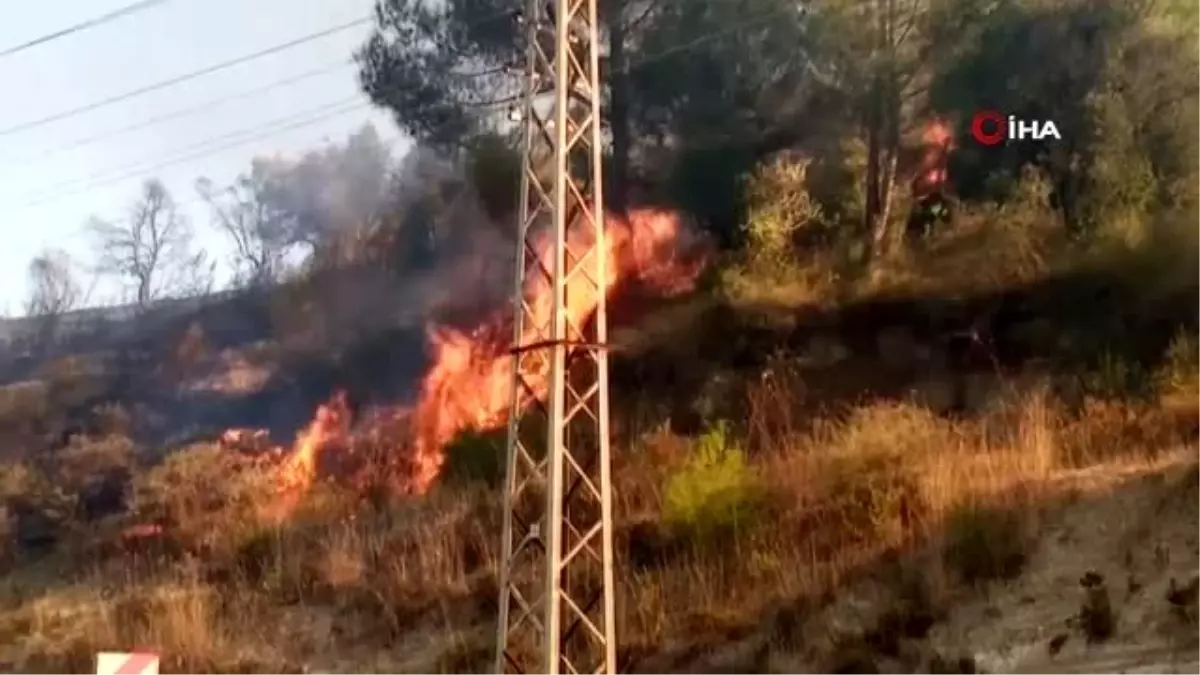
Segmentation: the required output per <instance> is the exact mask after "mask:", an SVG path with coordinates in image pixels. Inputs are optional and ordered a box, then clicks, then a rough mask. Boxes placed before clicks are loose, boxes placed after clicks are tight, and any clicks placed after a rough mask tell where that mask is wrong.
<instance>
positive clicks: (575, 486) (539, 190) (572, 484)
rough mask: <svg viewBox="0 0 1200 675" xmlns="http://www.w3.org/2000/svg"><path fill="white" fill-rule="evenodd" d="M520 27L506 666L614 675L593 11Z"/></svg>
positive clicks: (580, 3) (538, 17)
mask: <svg viewBox="0 0 1200 675" xmlns="http://www.w3.org/2000/svg"><path fill="white" fill-rule="evenodd" d="M543 2H545V4H543ZM522 18H523V24H524V27H525V30H526V39H527V51H526V69H527V70H526V89H525V96H524V101H523V112H522V116H521V124H522V125H523V150H522V160H521V162H522V177H521V188H520V189H521V194H520V202H519V212H520V213H519V230H520V231H519V243H518V251H517V261H516V269H517V274H516V287H515V290H514V300H513V306H514V312H515V328H514V331H513V334H514V343H515V344H514V347H513V354H514V359H513V375H512V378H513V385H512V386H513V388H512V405H511V409H510V416H509V430H508V447H507V450H508V455H507V476H506V481H505V485H506V491H505V505H504V506H505V508H504V524H503V531H502V535H501V536H502V538H503V543H502V550H501V561H500V572H499V580H498V581H499V584H500V607H499V623H498V628H497V632H498V636H497V646H496V663H495V667H496V671H497V672H540V673H559V672H567V673H574V672H593V673H599V672H606V673H614V672H616V641H615V632H616V630H615V616H614V601H615V599H614V592H615V591H614V583H613V542H612V481H611V476H610V465H609V443H608V440H609V424H608V422H609V420H608V415H609V409H608V408H609V406H608V359H607V354H606V352H605V341H606V339H607V326H606V316H605V297H604V296H605V291H606V289H607V288H608V283H607V278H606V275H607V271H606V269H605V268H606V266H607V265H608V263H609V260H608V253H607V248H606V240H605V236H604V225H603V223H604V216H603V200H602V195H603V191H602V182H601V176H600V173H601V151H602V147H601V135H600V93H599V92H600V88H599V77H598V70H599V54H598V51H597V50H598V48H599V45H598V36H597V29H596V26H597V23H596V0H549V1H548V2H546V1H545V0H528V4H527V6H526V9H525V11H524V14H523V17H522ZM547 169H548V170H547Z"/></svg>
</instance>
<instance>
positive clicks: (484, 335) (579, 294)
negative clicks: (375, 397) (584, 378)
mask: <svg viewBox="0 0 1200 675" xmlns="http://www.w3.org/2000/svg"><path fill="white" fill-rule="evenodd" d="M606 224H607V227H606V231H605V234H606V241H605V249H606V250H605V251H604V252H603V253H604V256H605V257H604V262H605V264H606V266H607V269H606V275H605V277H606V279H605V285H604V288H603V289H602V292H603V294H605V295H607V294H608V293H609V292H610V291H611V290H612V289H613V288H614V287H615V286H617V285H618V284H624V283H627V282H631V281H632V282H636V283H638V284H640V285H642V286H644V287H645V288H647V289H649V290H651V291H652V292H654V293H656V294H658V295H662V296H668V295H674V294H678V293H681V292H684V291H687V290H690V289H691V288H693V287H694V285H695V282H696V279H697V277H698V276H699V274H700V272H701V271H702V270H703V266H704V264H705V259H704V257H703V256H702V255H696V254H695V253H696V251H697V247H696V245H695V244H696V243H698V242H697V241H695V240H692V241H689V240H688V235H689V233H688V232H687V231H686V230H685V228H684V226H683V223H682V221H681V220H680V218H679V216H678V215H677V214H674V213H671V212H667V211H657V210H639V211H634V212H632V213H631V214H630V218H629V220H628V221H625V220H622V219H618V218H615V217H613V216H608V217H607V218H606ZM567 243H568V249H569V250H570V251H571V253H572V254H574V255H580V254H582V252H583V251H585V250H587V248H588V247H590V246H591V243H592V242H591V241H589V240H587V238H586V235H576V236H573V237H572V238H571V240H570V241H568V242H567ZM550 244H551V242H550V241H549V240H548V239H542V240H540V241H538V242H536V243H535V245H534V246H533V247H532V248H533V249H534V251H535V252H536V254H537V255H538V257H539V259H540V260H541V261H542V262H543V264H544V265H545V266H546V269H551V260H550V253H551V246H550ZM526 283H527V285H526V287H525V288H524V292H525V298H526V300H527V303H528V308H529V309H528V313H529V320H530V321H532V322H534V323H535V324H537V325H544V324H545V323H546V322H547V321H548V320H549V319H550V314H551V311H552V304H553V303H552V300H553V295H552V293H551V288H550V286H549V284H548V282H547V281H546V280H545V279H544V278H542V277H537V276H533V277H530V278H529V280H528V281H527V282H526ZM571 283H573V284H584V283H587V284H590V283H591V282H589V281H587V280H586V279H585V278H584V277H582V276H578V275H577V276H575V277H574V281H572V282H571ZM566 297H567V306H566V314H567V319H568V321H569V322H570V323H571V324H572V325H575V326H581V325H583V323H584V322H585V321H587V320H588V318H589V317H590V316H591V315H592V314H593V313H594V312H595V310H596V308H597V305H598V303H599V300H600V297H601V295H598V294H596V293H589V292H584V289H583V288H582V287H580V286H572V285H571V284H568V289H567V293H566ZM512 325H513V315H512V311H511V309H510V308H504V309H502V310H498V311H496V312H494V313H493V314H492V315H491V316H489V317H488V318H487V319H486V320H485V321H483V322H482V323H481V324H480V325H479V326H477V327H475V328H474V329H471V330H463V329H458V328H453V327H449V326H441V325H432V326H430V327H429V328H428V330H427V340H428V342H429V346H430V350H429V352H430V360H431V366H430V367H429V369H428V371H427V372H426V374H425V376H424V377H423V378H422V381H421V383H420V387H419V389H418V396H417V400H416V404H415V406H414V407H412V408H411V409H407V408H406V409H398V410H394V411H387V412H384V413H382V414H377V415H374V416H372V417H371V418H369V419H367V420H363V421H362V422H360V424H359V425H358V427H357V428H353V427H352V425H351V419H350V412H349V407H348V405H347V403H346V399H345V396H344V395H343V394H340V393H339V394H337V395H335V396H334V398H333V399H331V400H330V401H329V402H328V403H326V404H324V405H322V406H320V407H319V408H318V409H317V413H316V416H315V417H314V419H313V420H312V422H311V423H310V424H309V425H308V426H307V427H306V428H305V429H304V430H303V431H302V432H301V433H300V434H299V435H298V436H297V439H296V443H295V445H294V446H293V448H292V450H291V452H290V453H289V454H287V456H286V460H285V461H284V462H283V463H282V464H281V471H282V479H281V480H282V489H283V493H284V499H283V500H282V502H283V503H282V504H281V505H280V506H279V509H278V513H286V512H289V511H290V510H291V508H293V507H294V506H295V504H296V503H297V501H298V498H299V496H300V495H303V494H304V492H305V491H306V490H307V489H308V487H309V486H310V485H311V484H312V482H313V481H314V480H315V479H316V478H317V477H318V475H319V473H320V472H321V465H322V463H323V461H322V456H323V455H326V454H328V453H330V451H332V450H334V448H338V449H340V450H341V451H342V452H348V453H354V451H355V450H354V445H355V438H356V437H357V438H369V439H371V442H373V443H379V442H388V440H389V439H386V438H384V437H385V436H387V435H394V434H393V432H394V431H395V430H396V429H397V425H396V424H395V422H396V421H397V419H401V418H402V419H403V422H404V425H403V427H404V429H405V430H406V433H407V434H408V435H409V436H410V437H409V438H408V439H407V443H405V442H403V441H397V440H396V439H394V438H392V439H390V444H391V447H389V448H388V450H389V451H390V452H393V453H404V454H406V455H407V456H406V457H404V458H403V460H402V461H398V462H396V464H398V465H400V466H403V467H404V474H405V475H403V476H401V479H402V483H403V484H402V485H399V486H398V487H399V488H400V489H402V490H403V491H405V492H410V493H417V494H420V493H424V492H425V491H427V490H428V489H429V487H430V486H431V485H432V484H433V482H434V481H435V480H436V479H437V477H438V475H439V473H440V471H441V468H442V465H443V462H444V448H445V446H446V444H447V443H448V442H450V441H451V440H452V439H453V438H454V437H455V436H456V435H458V434H459V433H461V432H463V431H466V430H481V429H488V428H495V427H497V426H499V425H501V424H502V423H503V422H504V420H505V417H506V416H507V413H508V409H509V405H510V398H511V395H512V382H511V377H512V359H513V357H512V355H511V353H510V348H511V346H512V345H511V344H510V343H511V342H512V335H513V330H512ZM535 375H538V374H535ZM545 375H546V374H545V373H542V374H540V379H539V378H538V377H536V376H535V378H534V379H533V381H532V382H531V384H532V385H533V388H534V390H535V392H534V393H535V394H536V395H537V396H539V397H541V396H544V395H545V393H546V391H545V389H546V382H545ZM384 428H386V429H388V434H383V433H380V430H381V429H384Z"/></svg>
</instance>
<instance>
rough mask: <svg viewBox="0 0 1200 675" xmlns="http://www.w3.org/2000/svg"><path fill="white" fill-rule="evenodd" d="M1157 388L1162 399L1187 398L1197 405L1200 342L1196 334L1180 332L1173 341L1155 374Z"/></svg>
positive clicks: (1199, 374) (1199, 384) (1199, 392)
mask: <svg viewBox="0 0 1200 675" xmlns="http://www.w3.org/2000/svg"><path fill="white" fill-rule="evenodd" d="M1155 388H1156V389H1157V390H1158V393H1159V395H1160V396H1162V397H1165V398H1187V399H1190V401H1189V402H1190V403H1191V404H1193V405H1194V404H1195V402H1196V398H1197V396H1200V340H1198V339H1197V336H1196V335H1195V334H1193V333H1187V332H1180V333H1179V334H1177V335H1176V336H1175V337H1174V338H1173V339H1172V340H1171V344H1170V345H1169V346H1168V347H1167V353H1166V356H1165V358H1164V359H1163V363H1162V365H1161V366H1159V369H1158V372H1157V373H1156V374H1155Z"/></svg>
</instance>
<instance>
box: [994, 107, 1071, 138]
mask: <svg viewBox="0 0 1200 675" xmlns="http://www.w3.org/2000/svg"><path fill="white" fill-rule="evenodd" d="M971 135H972V136H974V137H975V140H976V141H978V142H979V143H980V144H981V145H999V144H1001V143H1003V142H1005V141H1009V140H1016V141H1024V140H1033V141H1044V140H1046V139H1048V138H1053V139H1055V140H1058V141H1061V140H1062V135H1061V134H1059V133H1058V127H1057V126H1055V125H1054V122H1052V121H1050V120H1045V121H1042V120H1023V119H1018V118H1017V117H1016V116H1014V115H1004V114H1002V113H998V112H996V111H995V110H982V111H980V112H977V113H975V116H974V117H973V118H971Z"/></svg>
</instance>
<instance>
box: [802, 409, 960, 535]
mask: <svg viewBox="0 0 1200 675" xmlns="http://www.w3.org/2000/svg"><path fill="white" fill-rule="evenodd" d="M817 442H818V443H819V444H823V445H825V446H826V448H827V451H828V462H829V464H828V467H827V472H826V474H825V475H826V481H825V494H826V497H827V508H828V509H829V510H830V512H831V515H832V516H833V517H834V518H836V519H837V521H838V525H839V527H838V528H837V529H838V531H839V532H840V533H841V535H840V536H842V537H846V538H847V539H848V541H849V542H850V543H855V544H866V543H869V542H873V541H883V542H887V543H899V542H901V541H902V540H904V539H905V538H906V537H907V536H909V534H910V533H911V532H912V531H913V530H914V528H916V527H917V526H918V525H919V523H920V521H921V519H922V518H923V517H924V516H925V515H926V513H927V511H928V510H929V504H928V500H927V499H926V495H925V494H924V492H923V490H922V487H921V485H922V484H921V480H920V475H919V473H918V472H919V471H920V468H919V467H921V466H922V464H923V463H924V462H925V460H926V459H927V458H928V457H929V456H930V455H933V454H938V453H943V452H947V451H950V449H951V448H953V447H955V445H956V443H958V439H957V438H955V437H954V435H953V430H952V429H951V427H950V426H949V424H948V423H947V422H945V421H944V420H941V419H939V418H938V417H937V416H935V415H934V414H933V413H932V412H930V411H929V410H926V409H924V408H921V407H918V406H913V405H903V404H881V405H874V406H870V407H865V408H859V409H857V410H855V411H854V413H853V414H852V415H851V416H850V418H849V419H847V420H846V421H845V422H842V423H840V424H835V425H833V426H832V427H830V428H827V429H824V430H820V431H819V432H818V437H817Z"/></svg>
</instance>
